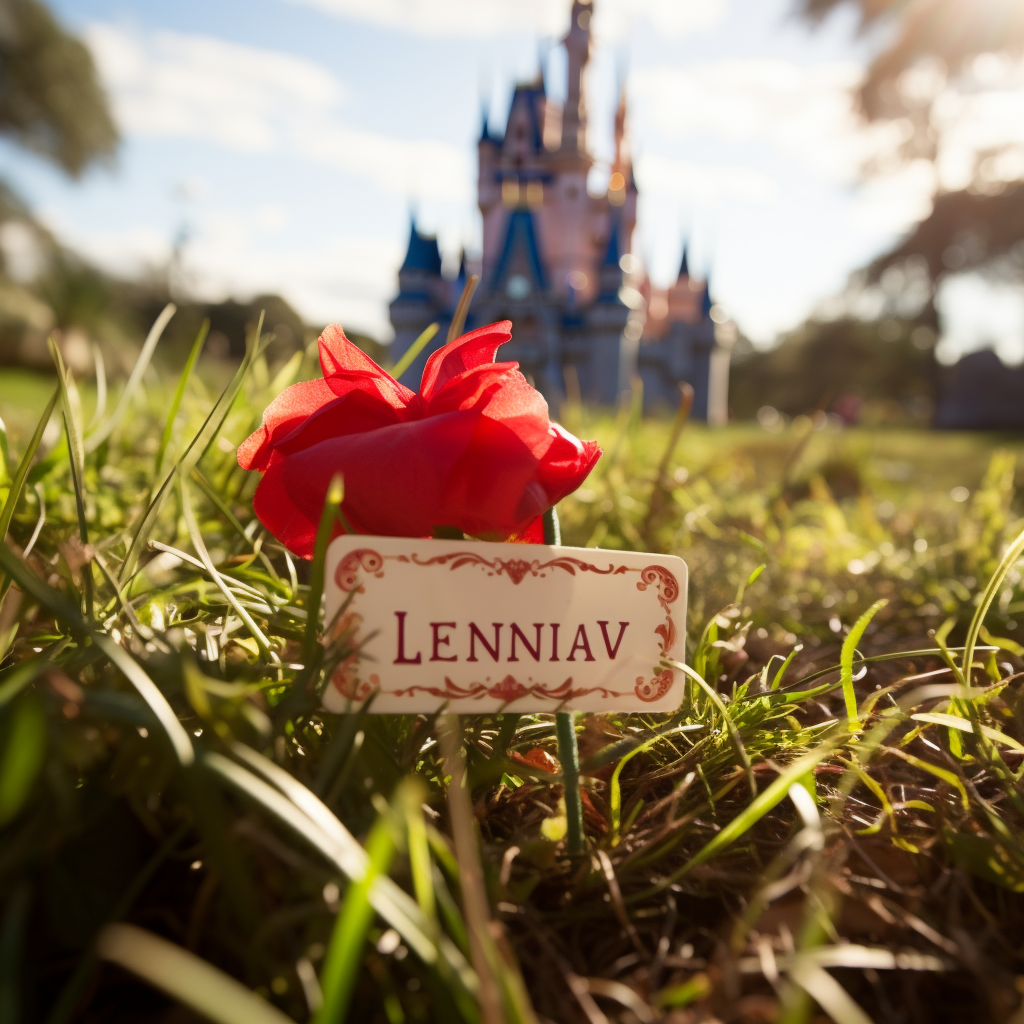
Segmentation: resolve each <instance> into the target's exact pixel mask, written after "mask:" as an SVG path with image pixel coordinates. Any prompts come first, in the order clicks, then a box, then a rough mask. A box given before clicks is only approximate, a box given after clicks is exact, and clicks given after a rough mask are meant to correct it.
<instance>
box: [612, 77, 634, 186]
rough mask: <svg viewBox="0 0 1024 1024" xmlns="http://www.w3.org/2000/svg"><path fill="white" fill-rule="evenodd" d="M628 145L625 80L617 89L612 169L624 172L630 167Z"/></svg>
mask: <svg viewBox="0 0 1024 1024" xmlns="http://www.w3.org/2000/svg"><path fill="white" fill-rule="evenodd" d="M629 165H630V158H629V145H628V142H627V140H626V82H625V79H623V81H622V85H621V87H620V89H619V105H618V107H617V108H616V110H615V164H614V166H613V168H612V169H613V170H615V171H621V172H622V174H625V173H626V171H627V170H628V169H630V166H629Z"/></svg>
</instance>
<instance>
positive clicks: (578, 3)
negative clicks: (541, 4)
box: [561, 0, 593, 153]
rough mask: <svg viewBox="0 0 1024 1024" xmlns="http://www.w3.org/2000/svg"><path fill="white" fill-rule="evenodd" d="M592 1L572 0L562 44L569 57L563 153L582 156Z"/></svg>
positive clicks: (584, 142)
mask: <svg viewBox="0 0 1024 1024" xmlns="http://www.w3.org/2000/svg"><path fill="white" fill-rule="evenodd" d="M592 16H593V4H592V3H591V0H574V2H573V5H572V15H571V18H572V20H571V21H570V23H569V34H568V35H567V36H566V37H565V39H563V40H562V42H563V44H564V45H565V51H566V54H567V55H568V57H569V91H568V94H567V96H566V99H565V111H564V113H563V114H562V144H561V149H562V152H563V153H585V152H586V150H587V113H586V101H585V99H584V96H583V72H584V70H585V69H586V66H587V62H588V61H589V60H590V19H591V17H592Z"/></svg>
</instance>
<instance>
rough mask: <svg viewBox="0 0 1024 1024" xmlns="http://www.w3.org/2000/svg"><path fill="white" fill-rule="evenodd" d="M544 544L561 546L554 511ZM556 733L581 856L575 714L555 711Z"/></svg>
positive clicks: (570, 839)
mask: <svg viewBox="0 0 1024 1024" xmlns="http://www.w3.org/2000/svg"><path fill="white" fill-rule="evenodd" d="M544 543H545V544H561V543H562V536H561V530H560V529H559V527H558V513H557V512H556V511H555V510H554V508H549V509H548V510H547V512H545V513H544ZM555 734H556V736H557V737H558V763H559V764H560V765H561V766H562V788H563V789H564V791H565V822H566V844H567V847H568V850H569V856H570V857H579V856H581V855H582V854H583V852H584V850H585V849H586V847H585V844H584V841H583V798H582V797H581V796H580V750H579V747H578V746H577V743H576V715H575V713H574V712H572V711H557V712H555Z"/></svg>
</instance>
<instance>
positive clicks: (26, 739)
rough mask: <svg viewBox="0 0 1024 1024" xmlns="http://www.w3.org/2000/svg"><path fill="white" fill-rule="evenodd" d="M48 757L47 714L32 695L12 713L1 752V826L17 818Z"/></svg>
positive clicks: (24, 698) (17, 704)
mask: <svg viewBox="0 0 1024 1024" xmlns="http://www.w3.org/2000/svg"><path fill="white" fill-rule="evenodd" d="M45 753H46V714H45V712H44V711H43V709H42V707H41V706H40V704H39V701H38V700H37V699H36V698H35V696H34V695H33V694H26V695H25V696H24V697H22V698H21V700H19V701H18V702H17V703H16V704H15V705H14V708H13V709H12V713H11V719H10V722H9V724H8V733H7V737H6V741H5V743H4V745H3V750H2V751H0V826H3V825H6V824H7V823H8V822H9V821H12V820H13V819H14V818H15V817H17V815H18V813H19V812H20V811H21V809H22V807H23V806H24V805H25V801H26V800H27V799H28V795H29V793H30V792H31V790H32V784H33V783H34V782H35V781H36V777H37V776H38V775H39V770H40V769H41V768H42V766H43V758H44V755H45Z"/></svg>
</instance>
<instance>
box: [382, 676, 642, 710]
mask: <svg viewBox="0 0 1024 1024" xmlns="http://www.w3.org/2000/svg"><path fill="white" fill-rule="evenodd" d="M393 692H394V695H395V696H396V697H407V696H410V695H411V694H414V693H429V694H430V695H431V696H432V697H448V698H450V699H453V700H480V699H481V698H482V697H497V698H498V699H499V700H501V701H502V702H503V703H505V704H511V703H512V701H514V700H519V699H520V697H543V698H544V699H545V700H553V701H557V702H558V703H560V704H561V703H564V702H565V701H567V700H572V699H573V698H575V697H585V696H587V695H588V694H591V693H599V694H601V696H602V697H603V698H604V699H605V700H610V699H611V698H612V697H625V696H626V695H625V694H624V693H622V692H620V691H618V690H607V689H605V688H604V687H603V686H592V687H590V688H588V689H578V690H574V689H572V676H570V677H569V678H568V679H566V680H565V682H564V683H562V684H561V685H559V686H555V687H549V686H544V685H543V684H542V683H531V684H530V685H529V686H526V685H524V684H523V683H521V682H519V680H518V679H516V678H515V677H514V676H505V678H504V679H502V680H501V682H500V683H492V684H491V685H489V686H488V685H487V684H486V683H471V684H470V685H469V686H468V687H463V686H459V685H458V684H457V683H453V682H452V681H451V680H450V679H449V678H448V677H447V676H445V679H444V688H443V689H442V688H441V687H440V686H410V687H408V688H407V689H404V690H394V691H393Z"/></svg>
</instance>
